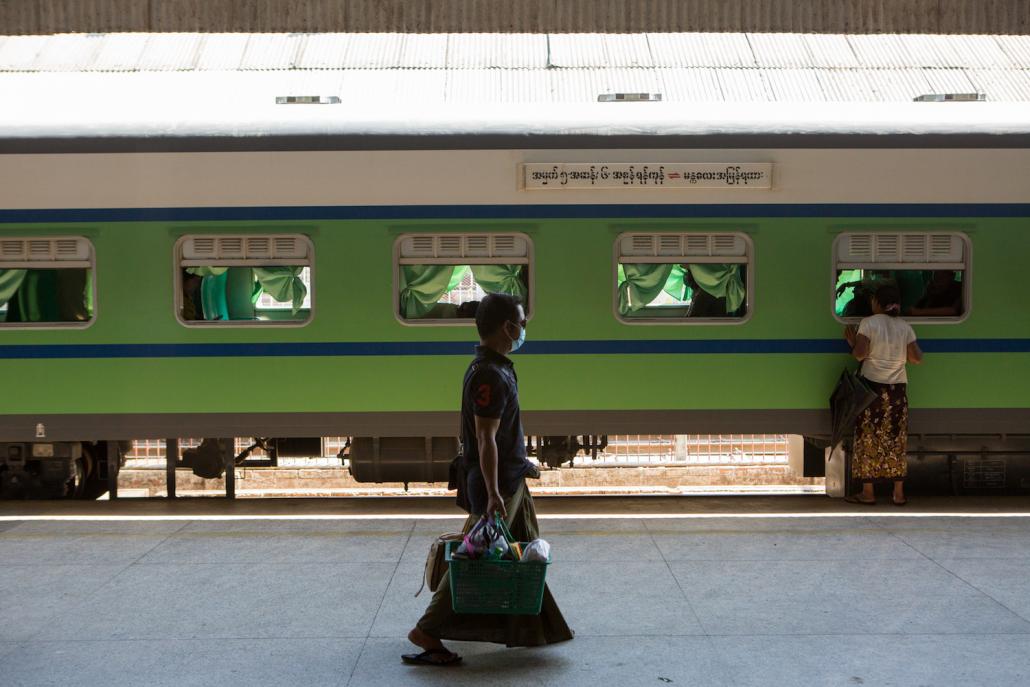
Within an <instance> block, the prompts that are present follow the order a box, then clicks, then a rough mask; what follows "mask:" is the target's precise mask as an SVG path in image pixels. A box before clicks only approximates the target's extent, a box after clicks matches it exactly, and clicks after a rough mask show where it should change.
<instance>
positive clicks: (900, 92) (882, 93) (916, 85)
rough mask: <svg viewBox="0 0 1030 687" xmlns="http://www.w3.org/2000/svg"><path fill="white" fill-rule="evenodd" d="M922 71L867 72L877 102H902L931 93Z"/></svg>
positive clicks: (890, 70) (886, 70)
mask: <svg viewBox="0 0 1030 687" xmlns="http://www.w3.org/2000/svg"><path fill="white" fill-rule="evenodd" d="M923 74H924V70H922V69H871V70H869V71H868V72H867V75H868V76H869V81H870V86H872V88H873V90H874V91H875V93H876V95H877V100H880V101H886V102H901V101H906V100H912V99H913V98H915V97H916V96H919V95H922V94H924V93H929V92H930V82H929V81H927V79H926V77H925V76H924V75H923Z"/></svg>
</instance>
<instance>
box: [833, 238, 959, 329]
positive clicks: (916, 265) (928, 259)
mask: <svg viewBox="0 0 1030 687" xmlns="http://www.w3.org/2000/svg"><path fill="white" fill-rule="evenodd" d="M856 236H862V237H870V239H871V241H872V242H873V243H872V245H871V248H870V250H871V252H872V254H873V258H872V259H871V260H862V261H859V260H856V259H855V258H851V259H850V260H844V259H842V258H841V256H840V253H841V250H842V245H843V243H844V242H845V241H850V240H851V239H852V237H856ZM911 236H917V237H922V238H923V240H924V242H925V244H926V247H927V251H926V253H925V254H924V255H925V257H924V258H923V259H921V260H920V259H916V258H915V256H914V255H913V254H910V256H905V255H904V251H905V248H904V243H905V237H911ZM930 236H947V237H949V239H953V238H957V239H958V240H959V242H960V245H961V248H962V256H961V258H960V259H959V260H954V259H952V258H951V257H950V256H941V259H939V260H934V259H933V258H932V256H931V254H930V253H931V251H930V241H929V238H928V237H930ZM879 237H896V239H897V241H898V245H899V249H898V251H897V253H893V252H892V254H890V255H888V256H878V255H877V253H880V250H879V245H878V243H877V242H878V241H882V240H883V239H882V238H879ZM913 247H914V244H913ZM848 257H850V256H848ZM906 258H908V259H906ZM870 269H881V270H955V271H961V272H962V314H961V315H959V316H958V317H908V316H906V315H904V314H902V317H904V318H905V321H906V322H910V323H912V324H959V323H960V322H965V321H966V319H967V318H968V317H969V315H970V313H972V311H973V244H972V241H970V240H969V236H968V235H966V234H965V233H963V232H961V231H951V230H941V231H934V230H926V229H922V230H915V229H902V230H900V231H882V230H878V229H877V230H865V231H861V230H855V229H849V230H847V231H843V232H841V233H840V234H838V235H837V237H836V238H835V239H834V240H833V253H832V256H831V263H830V313H831V314H832V315H833V318H834V319H835V320H837V321H838V322H840V323H841V324H858V323H859V322H861V321H862V318H861V317H841V316H840V315H838V314H837V307H836V304H837V272H839V271H840V270H870Z"/></svg>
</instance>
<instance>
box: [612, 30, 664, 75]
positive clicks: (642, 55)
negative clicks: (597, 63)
mask: <svg viewBox="0 0 1030 687" xmlns="http://www.w3.org/2000/svg"><path fill="white" fill-rule="evenodd" d="M604 47H605V51H606V52H607V54H608V62H607V64H606V65H605V66H608V67H653V66H654V59H653V58H652V57H651V46H650V45H649V44H648V40H647V35H646V34H643V33H613V34H607V35H605V37H604Z"/></svg>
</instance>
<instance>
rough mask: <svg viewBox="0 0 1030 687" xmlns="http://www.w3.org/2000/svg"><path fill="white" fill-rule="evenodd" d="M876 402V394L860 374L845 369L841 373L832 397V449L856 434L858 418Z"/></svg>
mask: <svg viewBox="0 0 1030 687" xmlns="http://www.w3.org/2000/svg"><path fill="white" fill-rule="evenodd" d="M875 400H876V394H875V393H874V392H873V390H872V389H870V388H869V386H868V385H867V384H866V383H865V381H864V380H863V379H862V378H861V377H859V376H858V373H857V372H852V371H851V370H849V369H847V368H844V371H843V372H841V373H840V379H838V380H837V386H836V387H835V388H834V390H833V393H832V394H831V395H830V414H831V418H832V422H833V425H832V437H831V441H830V446H831V447H833V448H836V446H837V445H838V444H839V443H840V442H841V441H843V440H844V438H845V437H847V436H850V435H851V434H853V433H854V431H855V422H856V421H857V420H858V416H859V415H861V414H862V413H863V411H865V409H866V408H868V407H869V406H870V405H872V403H873V401H875Z"/></svg>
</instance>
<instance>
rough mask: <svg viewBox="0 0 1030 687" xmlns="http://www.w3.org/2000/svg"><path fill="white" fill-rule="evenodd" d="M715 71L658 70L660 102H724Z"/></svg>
mask: <svg viewBox="0 0 1030 687" xmlns="http://www.w3.org/2000/svg"><path fill="white" fill-rule="evenodd" d="M717 74H718V72H717V70H715V69H707V68H701V69H691V68H687V69H682V68H672V69H664V68H663V69H659V70H658V78H659V79H660V81H661V88H660V90H661V93H662V100H667V101H669V102H674V103H675V102H702V103H704V102H719V101H721V100H724V98H723V95H722V86H721V85H720V84H719V77H718V75H717Z"/></svg>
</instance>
